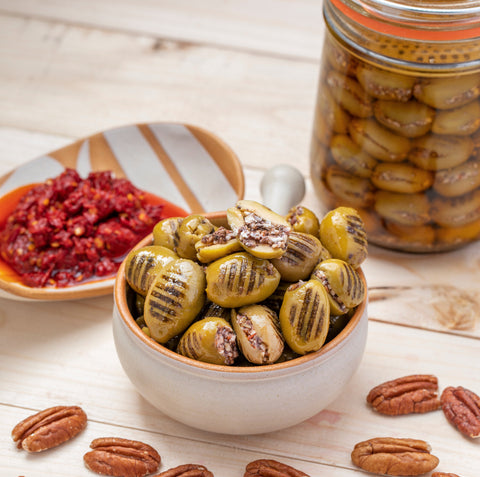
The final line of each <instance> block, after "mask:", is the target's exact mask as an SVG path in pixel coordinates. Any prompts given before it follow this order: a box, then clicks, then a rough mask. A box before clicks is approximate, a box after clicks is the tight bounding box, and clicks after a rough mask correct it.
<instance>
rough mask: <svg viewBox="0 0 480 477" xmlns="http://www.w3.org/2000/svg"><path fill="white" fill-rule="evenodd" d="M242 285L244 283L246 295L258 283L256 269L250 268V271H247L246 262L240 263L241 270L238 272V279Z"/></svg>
mask: <svg viewBox="0 0 480 477" xmlns="http://www.w3.org/2000/svg"><path fill="white" fill-rule="evenodd" d="M242 278H243V280H242V282H243V284H244V283H246V282H247V280H248V282H247V283H246V293H247V294H248V293H251V292H252V290H253V289H254V288H255V284H256V283H257V281H258V273H257V267H255V266H252V268H251V269H250V270H248V267H247V262H246V261H245V262H242V269H241V270H240V276H239V279H242Z"/></svg>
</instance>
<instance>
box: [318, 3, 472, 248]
mask: <svg viewBox="0 0 480 477" xmlns="http://www.w3.org/2000/svg"><path fill="white" fill-rule="evenodd" d="M324 17H325V22H326V27H327V29H326V36H325V41H324V50H323V55H322V61H321V69H320V79H319V86H318V97H317V102H316V109H315V120H314V126H313V134H312V144H311V157H310V165H311V176H312V180H313V184H314V188H315V191H316V193H317V195H318V196H319V198H320V199H321V201H322V202H323V203H324V205H325V206H326V208H329V209H331V208H335V207H338V206H342V205H346V206H350V207H355V208H356V209H357V210H358V211H359V213H360V215H361V217H362V219H363V221H364V224H365V228H366V230H367V234H368V237H369V241H370V242H371V243H373V244H376V245H380V246H383V247H387V248H391V249H395V250H401V251H408V252H440V251H446V250H452V249H455V248H457V247H459V246H462V245H464V244H467V243H470V242H472V241H474V240H476V239H478V238H479V237H480V100H479V96H480V1H477V0H463V1H462V0H457V1H454V0H451V1H447V0H430V1H428V2H419V1H414V0H364V1H362V2H359V1H352V0H325V1H324Z"/></svg>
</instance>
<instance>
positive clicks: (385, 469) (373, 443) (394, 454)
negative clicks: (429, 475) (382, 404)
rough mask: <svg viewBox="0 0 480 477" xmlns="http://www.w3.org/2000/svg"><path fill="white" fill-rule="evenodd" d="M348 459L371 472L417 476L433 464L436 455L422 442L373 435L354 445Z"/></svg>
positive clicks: (429, 468)
mask: <svg viewBox="0 0 480 477" xmlns="http://www.w3.org/2000/svg"><path fill="white" fill-rule="evenodd" d="M352 462H353V463H354V464H355V465H356V466H357V467H360V468H361V469H363V470H366V471H368V472H372V473H374V474H387V475H420V474H424V473H426V472H430V471H431V470H433V469H434V468H435V467H437V465H438V458H437V457H435V456H434V455H432V454H430V446H429V445H428V444H427V443H426V442H425V441H421V440H417V439H400V438H395V437H376V438H373V439H369V440H367V441H364V442H359V443H358V444H356V445H355V447H354V449H353V451H352Z"/></svg>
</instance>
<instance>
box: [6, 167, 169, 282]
mask: <svg viewBox="0 0 480 477" xmlns="http://www.w3.org/2000/svg"><path fill="white" fill-rule="evenodd" d="M163 218H165V217H164V216H163V205H153V204H149V203H147V202H146V200H145V193H144V192H143V191H141V190H139V189H137V188H136V187H135V186H134V185H133V184H132V183H131V182H130V181H128V180H127V179H117V178H114V177H113V175H112V173H111V172H110V171H102V172H92V173H90V174H89V176H88V177H87V178H86V179H82V178H81V177H80V175H79V174H78V172H77V171H75V170H74V169H66V170H65V171H64V172H63V173H62V174H60V175H59V176H57V177H55V178H52V179H48V180H47V181H45V182H44V183H42V184H39V185H37V186H35V187H33V188H32V189H31V190H29V191H28V192H27V193H26V194H25V195H24V196H23V197H22V198H21V199H20V201H19V203H18V205H17V206H16V208H15V210H14V211H13V212H12V214H10V216H9V217H8V219H7V221H6V224H5V226H4V228H3V229H2V230H1V231H0V255H1V257H2V258H3V260H5V262H6V263H8V264H9V265H10V267H12V268H13V270H14V271H15V272H17V273H18V274H19V275H20V277H21V279H22V281H23V283H24V284H25V285H28V286H32V287H45V286H56V287H66V286H69V285H72V284H75V283H78V282H81V281H84V280H87V279H91V278H94V277H106V276H111V275H113V274H114V273H115V272H116V271H117V269H118V267H119V265H120V262H121V259H122V258H123V257H124V255H125V254H126V253H127V252H128V251H129V250H130V249H131V248H132V247H133V246H134V245H135V244H136V243H137V242H138V241H139V240H141V239H142V238H143V237H145V236H146V235H147V234H149V233H150V232H151V231H152V229H153V226H154V225H155V224H156V223H157V222H158V221H160V220H162V219H163Z"/></svg>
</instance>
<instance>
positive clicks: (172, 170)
mask: <svg viewBox="0 0 480 477" xmlns="http://www.w3.org/2000/svg"><path fill="white" fill-rule="evenodd" d="M138 128H139V129H140V132H141V133H142V134H143V136H144V137H145V139H146V140H147V141H148V143H149V144H150V146H151V147H152V149H153V150H154V152H155V154H156V155H157V156H158V159H159V161H160V162H161V163H162V164H163V167H165V170H166V171H167V172H168V174H169V175H170V178H171V179H172V181H173V182H174V183H175V185H176V187H177V189H178V190H179V191H180V193H181V194H182V195H183V197H184V199H185V200H186V201H187V203H188V205H189V206H190V209H191V211H192V213H200V212H205V210H203V207H202V205H201V204H200V202H199V201H198V200H197V198H196V197H195V194H193V192H192V191H191V190H190V188H189V187H188V185H187V184H186V183H185V181H184V180H183V178H182V176H181V175H180V173H179V172H178V170H177V168H176V167H175V164H174V162H173V161H172V160H171V159H170V157H169V156H168V154H167V153H166V152H165V150H164V149H163V147H162V145H161V144H160V143H159V142H158V141H157V139H156V138H155V135H154V134H153V132H152V131H151V130H150V129H149V127H148V125H146V124H141V125H139V126H138ZM165 198H166V199H168V197H165Z"/></svg>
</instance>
